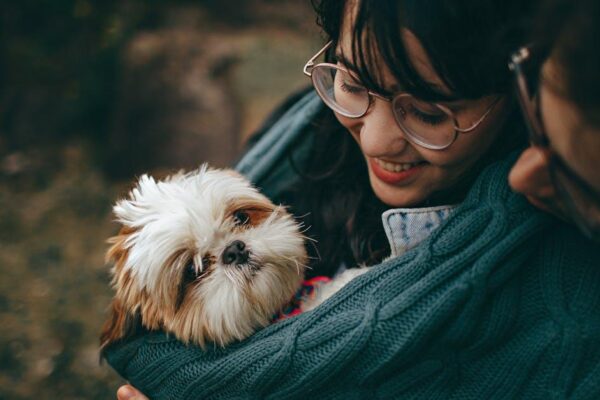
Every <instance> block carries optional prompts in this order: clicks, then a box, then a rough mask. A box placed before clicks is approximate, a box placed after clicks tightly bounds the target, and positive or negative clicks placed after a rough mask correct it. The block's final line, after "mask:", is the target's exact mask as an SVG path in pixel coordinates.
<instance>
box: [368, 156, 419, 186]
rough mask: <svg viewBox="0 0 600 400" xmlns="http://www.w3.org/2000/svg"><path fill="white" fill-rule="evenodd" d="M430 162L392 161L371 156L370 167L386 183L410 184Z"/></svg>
mask: <svg viewBox="0 0 600 400" xmlns="http://www.w3.org/2000/svg"><path fill="white" fill-rule="evenodd" d="M427 164H428V163H427V162H425V161H418V162H402V163H399V162H390V161H384V160H382V159H379V158H369V169H371V170H372V171H373V174H374V175H375V176H376V177H377V178H378V179H380V180H382V181H383V182H385V183H388V184H392V185H401V184H408V183H409V182H410V181H411V180H413V179H416V178H417V176H418V175H419V173H420V172H421V171H422V170H423V168H424V167H425V166H426V165H427Z"/></svg>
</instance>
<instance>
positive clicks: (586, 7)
mask: <svg viewBox="0 0 600 400" xmlns="http://www.w3.org/2000/svg"><path fill="white" fill-rule="evenodd" d="M533 41H534V43H535V45H536V50H537V51H539V52H540V53H542V56H544V55H545V56H551V57H552V60H553V62H554V67H555V68H557V70H558V72H559V75H560V76H561V77H562V78H563V79H562V82H549V83H550V84H551V87H552V88H554V89H556V90H557V91H558V92H559V94H561V95H563V96H565V97H566V98H568V99H569V100H571V101H572V102H573V103H574V104H575V105H576V106H577V107H578V109H579V110H580V111H581V113H582V116H583V118H584V119H585V120H586V122H587V123H589V124H590V125H591V126H593V127H596V128H600V76H599V75H598V74H599V71H600V51H599V47H598V46H599V44H600V2H599V1H598V0H545V1H544V3H543V6H542V8H541V12H540V14H539V18H537V20H536V25H535V33H534V39H533Z"/></svg>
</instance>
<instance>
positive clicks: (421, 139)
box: [303, 41, 501, 150]
mask: <svg viewBox="0 0 600 400" xmlns="http://www.w3.org/2000/svg"><path fill="white" fill-rule="evenodd" d="M332 43H333V42H332V41H330V42H328V43H327V44H326V45H325V46H324V47H323V48H322V49H321V50H319V51H318V52H317V53H316V54H315V55H314V56H313V57H311V58H310V59H309V60H308V61H307V62H306V64H305V65H304V69H303V72H304V75H306V76H308V77H310V78H311V81H312V84H313V86H314V88H315V90H316V92H317V94H318V95H319V97H320V98H321V100H323V102H324V103H325V104H326V105H327V106H328V107H329V108H330V109H332V110H333V111H334V112H336V113H338V114H340V115H342V116H344V117H347V118H353V119H356V118H361V117H363V116H364V115H366V114H367V112H368V111H369V109H370V108H371V105H372V104H373V102H374V100H373V98H377V99H380V100H383V101H385V102H388V103H391V106H392V111H393V114H394V119H395V120H396V123H397V124H398V126H399V127H400V129H402V131H403V132H404V134H405V135H406V138H407V139H408V140H410V141H411V142H412V143H415V144H416V145H418V146H421V147H424V148H426V149H430V150H444V149H447V148H448V147H450V146H451V145H452V144H453V143H454V142H455V141H456V138H457V137H458V134H459V133H469V132H472V131H474V130H475V129H477V127H478V126H479V125H481V123H482V122H483V121H484V120H485V119H486V118H487V117H488V115H489V114H490V113H491V112H492V110H493V109H494V107H495V106H496V104H498V102H499V101H500V99H501V98H500V97H497V98H496V99H494V101H493V102H492V103H491V104H490V105H489V106H488V108H487V109H486V111H485V112H484V113H483V115H481V117H480V118H478V119H477V120H476V121H475V122H474V123H473V124H471V126H469V127H467V128H461V127H460V126H459V123H458V119H457V117H456V115H455V113H454V112H453V111H452V110H451V109H449V108H448V107H446V106H445V105H443V104H439V103H425V102H423V101H421V100H418V99H416V98H415V97H414V96H413V95H411V94H410V93H407V92H399V93H396V94H394V95H393V96H385V95H381V94H379V93H375V92H373V91H371V90H368V89H367V88H366V87H364V86H362V85H361V84H359V83H358V80H357V79H354V81H355V82H356V83H355V85H357V86H360V87H361V88H362V89H364V93H366V94H367V96H368V100H367V101H365V105H364V106H363V107H362V109H361V110H360V111H359V112H355V113H350V112H348V111H347V110H345V109H344V108H342V107H341V106H340V105H339V104H337V103H336V102H335V100H334V99H332V98H331V97H330V96H328V95H327V94H326V93H324V91H323V89H322V87H321V85H320V84H319V82H318V81H317V80H316V77H317V74H314V71H315V70H318V69H319V68H327V69H335V70H338V71H341V72H343V73H344V74H347V75H349V76H352V75H353V74H352V73H351V72H350V71H349V70H348V69H347V68H344V67H341V66H339V65H337V64H332V63H326V62H324V63H318V64H315V62H316V60H317V59H318V58H319V57H320V56H321V55H323V54H324V53H325V52H326V51H327V50H328V49H329V48H330V47H331V45H332ZM411 100H412V101H415V102H419V103H421V104H427V106H428V107H431V108H432V109H435V110H437V111H439V112H441V113H443V114H445V115H446V116H447V117H448V118H449V120H450V121H452V128H451V129H452V132H448V135H447V140H446V141H444V142H441V143H436V142H435V140H439V139H441V137H434V138H432V139H431V140H429V139H428V133H427V132H415V130H414V129H412V128H411V127H409V126H408V125H407V124H406V123H404V122H403V121H404V119H405V118H406V116H407V115H408V113H407V110H406V109H405V107H402V105H401V104H403V103H406V102H407V101H411Z"/></svg>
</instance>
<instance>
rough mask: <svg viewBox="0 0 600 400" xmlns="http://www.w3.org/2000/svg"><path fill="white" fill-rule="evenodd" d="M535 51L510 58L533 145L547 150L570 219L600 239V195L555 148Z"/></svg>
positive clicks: (554, 180) (556, 184)
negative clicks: (548, 131) (545, 119)
mask: <svg viewBox="0 0 600 400" xmlns="http://www.w3.org/2000/svg"><path fill="white" fill-rule="evenodd" d="M532 58H533V57H532V50H531V48H530V47H523V48H521V49H519V50H518V51H517V52H515V53H514V54H513V55H512V56H511V61H510V63H509V68H510V69H511V70H512V71H513V72H514V74H515V82H516V85H517V91H518V94H519V96H518V97H519V102H520V104H521V108H522V110H523V114H524V115H525V121H526V124H527V127H528V128H529V137H530V141H531V143H532V144H533V145H534V146H539V147H542V148H544V149H546V150H547V153H548V170H549V173H550V179H551V180H552V184H553V185H554V187H555V189H556V192H557V195H558V197H559V198H558V200H559V202H560V204H561V205H563V206H564V208H565V211H566V212H567V213H568V216H569V217H570V219H571V220H572V221H573V222H574V223H575V224H576V225H577V226H578V227H579V228H580V230H581V231H582V232H583V233H584V234H585V235H586V236H588V237H589V238H591V239H594V240H600V194H598V193H597V192H596V191H595V190H594V189H592V188H591V187H590V186H589V184H587V183H586V182H585V181H584V180H583V179H581V178H580V177H579V176H578V175H577V174H576V173H575V172H574V171H573V170H572V169H571V168H570V167H569V166H568V165H567V164H566V163H565V162H564V161H563V160H562V159H561V158H560V156H559V155H558V154H557V153H556V151H555V150H554V149H552V147H551V145H550V140H549V139H548V136H547V134H546V131H545V129H544V124H543V121H542V118H541V114H540V107H539V94H538V91H539V68H534V66H533V65H532V64H533V63H532V62H531V59H532Z"/></svg>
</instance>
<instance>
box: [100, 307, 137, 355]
mask: <svg viewBox="0 0 600 400" xmlns="http://www.w3.org/2000/svg"><path fill="white" fill-rule="evenodd" d="M142 329H143V326H142V323H141V316H140V313H139V311H138V312H135V313H130V312H128V310H126V309H125V307H123V305H122V304H121V303H120V301H119V300H118V299H114V300H113V302H112V304H111V306H110V316H109V318H108V320H107V321H106V322H105V323H104V326H103V327H102V333H101V334H100V355H101V356H103V354H104V350H106V348H107V347H108V346H110V345H111V344H113V343H115V342H117V341H119V340H123V339H127V338H128V337H131V336H134V335H136V334H138V333H139V332H140V331H141V330H142Z"/></svg>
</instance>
